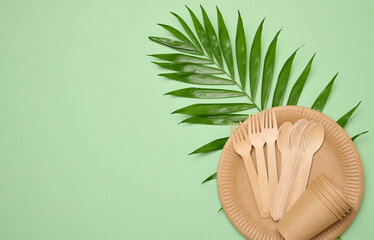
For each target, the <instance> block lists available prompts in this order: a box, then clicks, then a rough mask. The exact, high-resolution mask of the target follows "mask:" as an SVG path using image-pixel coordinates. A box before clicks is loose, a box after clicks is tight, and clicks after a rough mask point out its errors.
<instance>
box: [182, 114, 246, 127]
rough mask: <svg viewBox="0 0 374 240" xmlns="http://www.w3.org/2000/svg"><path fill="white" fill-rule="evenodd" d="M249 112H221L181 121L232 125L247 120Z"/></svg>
mask: <svg viewBox="0 0 374 240" xmlns="http://www.w3.org/2000/svg"><path fill="white" fill-rule="evenodd" d="M247 118H248V115H247V114H221V115H212V116H193V117H190V118H186V119H184V120H183V121H181V122H180V123H197V124H206V125H230V124H231V123H236V122H239V121H245V120H246V119H247Z"/></svg>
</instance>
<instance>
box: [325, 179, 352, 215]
mask: <svg viewBox="0 0 374 240" xmlns="http://www.w3.org/2000/svg"><path fill="white" fill-rule="evenodd" d="M318 178H320V179H321V180H323V182H325V183H327V184H328V185H329V187H330V188H331V189H332V190H334V192H335V193H336V194H337V195H338V196H339V197H340V198H341V199H342V200H343V201H344V202H345V204H346V205H348V207H349V208H350V209H351V208H352V205H351V204H350V203H349V201H348V199H347V198H346V197H345V195H344V194H343V193H342V192H341V191H340V190H339V189H338V188H337V187H335V186H334V185H333V184H332V183H330V181H329V180H328V179H327V177H326V176H325V175H324V174H321V175H320V177H318Z"/></svg>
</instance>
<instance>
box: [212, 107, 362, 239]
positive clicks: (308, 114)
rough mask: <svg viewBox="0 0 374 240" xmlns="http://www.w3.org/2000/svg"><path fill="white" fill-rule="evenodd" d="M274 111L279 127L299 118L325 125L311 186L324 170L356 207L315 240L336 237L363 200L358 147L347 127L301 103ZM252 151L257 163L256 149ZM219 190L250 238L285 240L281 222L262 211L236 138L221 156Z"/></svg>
mask: <svg viewBox="0 0 374 240" xmlns="http://www.w3.org/2000/svg"><path fill="white" fill-rule="evenodd" d="M274 111H275V113H276V115H277V122H278V126H281V125H282V124H283V123H285V122H291V123H295V122H296V121H297V120H298V119H307V120H314V121H315V122H318V123H320V124H322V125H323V128H324V130H325V141H324V143H323V144H322V147H321V148H320V149H319V150H318V152H317V153H316V154H315V155H314V157H313V164H312V168H311V171H310V177H309V182H308V185H309V183H310V182H312V181H313V180H314V179H316V178H317V177H318V176H319V175H321V174H322V173H323V174H324V175H325V176H326V177H327V178H328V179H329V180H330V181H331V182H332V183H333V184H334V185H335V186H336V187H337V188H338V189H340V190H341V192H342V193H343V194H344V196H346V197H347V200H349V203H350V204H351V206H352V207H353V208H352V209H351V211H350V212H349V213H348V214H347V215H346V216H345V217H344V218H343V219H342V220H340V221H338V222H336V223H334V224H333V225H332V226H331V227H329V228H327V229H325V230H324V231H323V232H321V233H319V234H318V235H317V236H315V237H314V238H313V240H331V239H336V238H337V237H338V236H339V235H341V234H342V232H343V231H344V230H345V229H346V228H347V227H348V225H349V224H350V223H351V222H352V220H353V218H354V217H355V215H356V213H357V210H358V208H359V206H360V203H361V199H362V193H363V186H364V175H363V171H362V164H361V160H360V156H359V155H358V152H357V150H356V147H355V145H354V143H353V142H352V141H351V139H350V137H349V136H348V134H347V133H346V132H345V131H344V129H342V128H341V127H340V126H339V125H338V124H337V123H336V122H335V121H334V120H333V119H331V118H329V117H328V116H326V115H324V114H323V113H320V112H317V111H315V110H312V109H309V108H305V107H298V106H281V107H276V108H274ZM247 123H248V122H247V121H246V122H244V123H243V124H244V125H246V124H247ZM251 153H252V158H253V160H254V162H255V163H256V155H255V153H254V151H253V150H252V152H251ZM280 158H281V154H280V152H279V151H277V160H278V159H280ZM281 177H282V175H281ZM217 190H218V195H219V199H220V202H221V205H222V208H223V210H224V211H225V215H226V216H227V217H228V219H229V220H230V222H231V223H232V224H233V226H234V227H235V228H236V229H237V230H238V231H239V232H240V233H241V234H242V235H243V236H244V237H245V238H246V239H249V240H258V239H261V240H284V238H283V237H282V236H281V235H280V233H279V232H278V230H277V229H276V225H277V222H275V221H273V219H272V218H267V219H263V218H262V217H261V216H260V214H259V213H258V208H257V205H256V201H255V198H254V196H253V193H252V190H251V186H250V182H249V181H248V177H247V173H246V169H245V166H244V163H243V160H242V158H241V157H240V156H239V155H238V154H237V153H236V152H235V150H234V148H233V145H232V137H230V138H229V139H228V141H227V143H226V145H225V146H224V148H223V150H222V153H221V156H220V160H219V164H218V169H217Z"/></svg>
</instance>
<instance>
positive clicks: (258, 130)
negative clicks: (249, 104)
mask: <svg viewBox="0 0 374 240" xmlns="http://www.w3.org/2000/svg"><path fill="white" fill-rule="evenodd" d="M255 120H256V133H259V132H260V123H259V116H258V115H257V114H256V119H255Z"/></svg>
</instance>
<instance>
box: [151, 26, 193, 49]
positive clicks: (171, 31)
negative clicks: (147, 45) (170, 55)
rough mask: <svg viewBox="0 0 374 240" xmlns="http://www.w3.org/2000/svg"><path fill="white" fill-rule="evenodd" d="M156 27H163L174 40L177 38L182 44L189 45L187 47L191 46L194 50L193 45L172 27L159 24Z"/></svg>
mask: <svg viewBox="0 0 374 240" xmlns="http://www.w3.org/2000/svg"><path fill="white" fill-rule="evenodd" d="M158 25H159V26H161V27H163V28H164V29H165V30H167V31H168V32H170V33H171V34H173V35H174V36H175V37H176V38H178V39H179V40H181V41H182V42H184V43H186V44H189V45H191V46H193V47H194V48H195V49H196V47H195V46H194V45H193V43H192V42H191V41H190V40H189V39H188V38H187V37H186V36H185V35H184V34H183V33H181V32H180V31H179V30H178V29H176V28H174V27H172V26H170V25H166V24H161V23H159V24H158ZM196 50H197V49H196Z"/></svg>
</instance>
